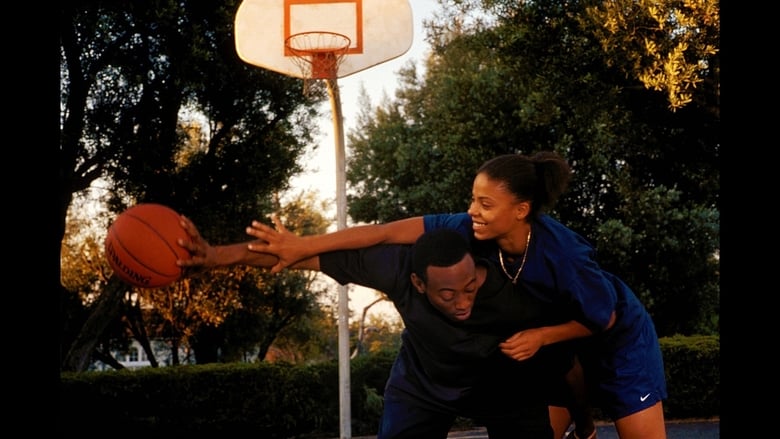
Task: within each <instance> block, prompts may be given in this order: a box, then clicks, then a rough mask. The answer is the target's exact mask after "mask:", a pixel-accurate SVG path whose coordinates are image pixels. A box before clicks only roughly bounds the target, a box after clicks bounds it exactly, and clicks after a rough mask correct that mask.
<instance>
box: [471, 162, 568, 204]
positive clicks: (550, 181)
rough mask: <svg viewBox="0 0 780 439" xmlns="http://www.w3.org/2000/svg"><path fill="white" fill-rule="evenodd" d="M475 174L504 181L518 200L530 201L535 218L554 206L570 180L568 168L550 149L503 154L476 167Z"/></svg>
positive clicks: (502, 182)
mask: <svg viewBox="0 0 780 439" xmlns="http://www.w3.org/2000/svg"><path fill="white" fill-rule="evenodd" d="M477 174H485V175H486V176H487V177H488V178H490V179H491V180H495V181H497V182H500V183H501V184H503V185H504V186H505V187H506V189H507V190H508V191H509V192H510V193H511V194H513V195H514V196H515V197H517V199H518V200H522V201H530V202H531V214H530V216H532V217H534V216H537V215H539V214H540V213H542V212H545V211H548V210H550V209H552V208H553V206H555V203H556V202H557V201H558V197H560V196H561V194H563V192H564V191H565V190H566V187H567V186H568V185H569V180H571V167H569V164H568V163H567V162H566V160H564V159H563V158H562V157H561V156H560V155H558V154H557V153H555V152H553V151H540V152H537V153H536V154H534V155H533V156H531V157H529V156H526V155H522V154H504V155H500V156H498V157H494V158H492V159H490V160H488V161H486V162H485V163H483V164H482V166H480V167H479V169H478V170H477Z"/></svg>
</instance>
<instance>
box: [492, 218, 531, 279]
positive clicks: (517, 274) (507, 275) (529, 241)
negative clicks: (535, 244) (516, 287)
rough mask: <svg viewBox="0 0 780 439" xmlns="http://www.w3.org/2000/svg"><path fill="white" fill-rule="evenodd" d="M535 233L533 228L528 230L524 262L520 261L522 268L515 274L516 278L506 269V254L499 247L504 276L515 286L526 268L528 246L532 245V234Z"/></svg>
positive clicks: (499, 258) (499, 257)
mask: <svg viewBox="0 0 780 439" xmlns="http://www.w3.org/2000/svg"><path fill="white" fill-rule="evenodd" d="M532 231H533V229H532V228H529V229H528V238H526V240H525V252H523V260H522V261H520V268H518V269H517V273H515V277H512V276H510V275H509V272H508V271H507V270H506V267H505V266H504V252H502V251H501V247H500V246H499V247H498V260H499V261H500V262H501V269H502V270H503V271H504V274H505V275H506V277H508V278H509V279H510V280H511V281H512V283H513V284H517V278H519V277H520V273H522V272H523V267H525V260H526V258H527V257H528V246H529V245H530V244H531V232H532Z"/></svg>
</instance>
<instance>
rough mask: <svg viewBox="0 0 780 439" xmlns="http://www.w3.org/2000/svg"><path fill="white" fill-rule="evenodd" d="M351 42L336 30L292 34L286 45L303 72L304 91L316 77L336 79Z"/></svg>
mask: <svg viewBox="0 0 780 439" xmlns="http://www.w3.org/2000/svg"><path fill="white" fill-rule="evenodd" d="M350 44H351V42H350V40H349V37H347V36H345V35H341V34H337V33H335V32H326V31H311V32H301V33H298V34H293V35H290V36H289V37H288V38H287V39H286V40H285V41H284V47H285V48H286V49H287V50H288V51H289V52H290V53H291V54H292V56H293V59H294V60H295V63H296V64H298V67H300V69H301V73H302V74H303V92H304V94H307V92H308V88H309V85H310V84H309V83H310V81H312V80H315V79H336V78H337V77H338V70H339V65H340V64H341V62H342V61H344V55H346V54H347V51H348V50H349V45H350Z"/></svg>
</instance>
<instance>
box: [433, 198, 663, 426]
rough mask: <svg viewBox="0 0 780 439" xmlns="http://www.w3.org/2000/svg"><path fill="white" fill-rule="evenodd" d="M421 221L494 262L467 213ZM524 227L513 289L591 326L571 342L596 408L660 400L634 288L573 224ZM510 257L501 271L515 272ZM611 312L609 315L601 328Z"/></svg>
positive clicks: (617, 411)
mask: <svg viewBox="0 0 780 439" xmlns="http://www.w3.org/2000/svg"><path fill="white" fill-rule="evenodd" d="M424 224H425V230H426V231H430V230H434V229H440V228H449V229H455V230H457V231H459V232H461V233H462V234H463V235H464V236H467V237H468V238H469V239H470V241H471V243H472V250H473V251H474V254H475V255H476V256H477V257H483V258H486V259H488V260H490V261H491V262H492V265H494V266H499V265H498V264H499V260H498V245H497V243H496V242H495V240H486V241H480V240H477V239H476V238H475V237H474V233H473V230H472V221H471V217H470V216H469V215H468V214H467V213H458V214H438V215H436V214H434V215H425V216H424ZM531 227H532V230H533V234H532V238H531V241H530V243H529V247H528V249H526V252H527V257H526V262H525V265H524V267H523V272H522V275H521V276H520V278H519V279H518V281H517V285H516V286H515V288H516V290H517V291H518V292H519V293H521V294H527V293H530V294H532V295H534V296H535V297H537V298H538V299H540V300H542V301H545V302H547V303H550V304H552V305H554V306H558V307H561V308H563V309H565V310H566V311H567V312H568V313H570V314H571V315H574V316H576V317H575V320H577V321H579V322H580V323H582V324H583V325H585V326H587V327H588V328H590V329H591V330H592V331H594V333H595V335H594V336H592V337H588V338H587V339H583V340H582V341H580V342H578V343H579V344H580V348H579V353H580V358H581V360H582V363H583V367H584V368H585V372H586V380H592V381H595V382H592V383H591V384H593V385H595V386H597V387H598V389H599V392H598V398H599V399H598V400H599V404H600V405H601V406H602V409H604V410H605V411H607V412H608V414H610V415H611V416H612V417H613V418H619V417H622V415H626V414H630V413H632V412H635V411H637V409H641V408H644V407H648V406H650V405H652V404H654V403H655V402H657V401H659V400H661V399H665V398H666V396H667V394H666V382H665V377H664V369H663V362H662V360H661V351H660V346H659V344H658V337H657V334H656V332H655V326H654V324H653V322H652V319H651V317H650V314H649V313H648V312H647V310H646V309H645V307H644V305H642V303H641V302H640V301H639V299H638V298H637V297H636V295H635V294H634V292H633V291H632V290H631V289H630V288H629V287H628V286H627V285H626V284H625V283H624V282H623V281H622V280H621V279H619V278H618V277H617V276H615V275H613V274H611V273H609V272H606V271H604V270H602V269H601V267H600V266H599V265H598V263H597V262H596V260H595V251H594V249H593V247H592V246H591V245H590V243H588V242H587V241H586V240H585V239H584V238H583V237H582V236H580V235H579V234H577V233H575V232H574V231H573V230H571V229H569V228H567V227H566V226H564V225H563V224H561V223H560V222H558V221H556V220H555V219H553V218H552V217H550V216H549V215H546V214H543V215H540V216H539V218H537V219H535V220H533V221H532V223H531ZM517 263H518V262H517V261H516V262H515V265H514V266H511V265H510V266H509V267H508V268H507V270H508V271H509V272H510V273H514V272H516V271H517V269H518V268H519V267H518V265H517ZM613 310H614V311H615V312H616V316H617V320H616V321H615V324H614V325H613V327H612V328H610V329H609V330H607V331H603V332H602V328H604V327H606V326H607V324H608V323H609V319H610V316H611V314H612V311H613ZM639 377H641V379H642V380H644V381H643V382H640V381H639ZM648 394H651V395H652V397H649V396H648Z"/></svg>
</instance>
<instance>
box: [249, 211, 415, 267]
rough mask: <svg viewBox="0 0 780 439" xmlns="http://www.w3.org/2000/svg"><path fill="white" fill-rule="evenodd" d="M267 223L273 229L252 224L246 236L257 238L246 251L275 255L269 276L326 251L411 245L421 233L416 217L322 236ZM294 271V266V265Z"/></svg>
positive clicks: (276, 222) (277, 222)
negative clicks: (377, 245)
mask: <svg viewBox="0 0 780 439" xmlns="http://www.w3.org/2000/svg"><path fill="white" fill-rule="evenodd" d="M271 219H272V221H273V222H274V224H275V226H276V228H275V229H274V228H273V227H270V226H267V225H265V224H263V223H260V222H258V221H253V222H252V226H251V227H247V230H246V232H247V234H248V235H250V236H254V237H255V238H257V241H252V242H251V243H249V245H248V249H249V250H250V251H253V252H258V253H260V254H268V253H270V254H273V255H277V257H278V259H279V260H278V262H276V263H275V264H274V265H273V266H272V267H271V273H278V272H279V271H281V270H282V269H284V268H285V267H288V266H293V264H295V263H296V262H298V261H301V260H303V259H306V258H308V257H311V256H314V255H319V254H322V253H325V252H329V251H335V250H352V249H359V248H365V247H369V246H372V245H376V244H413V243H414V242H415V241H416V240H417V238H419V237H420V235H422V234H423V232H424V229H425V225H424V223H423V217H421V216H417V217H412V218H407V219H403V220H397V221H392V222H389V223H385V224H370V225H362V226H354V227H350V228H348V229H342V230H338V231H336V232H331V233H326V234H322V235H307V236H298V235H295V234H294V233H291V232H290V231H288V230H287V228H285V227H284V225H283V224H282V222H281V221H280V220H279V219H278V218H277V217H276V216H272V217H271ZM244 257H246V256H244ZM295 268H298V266H297V265H295Z"/></svg>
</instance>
